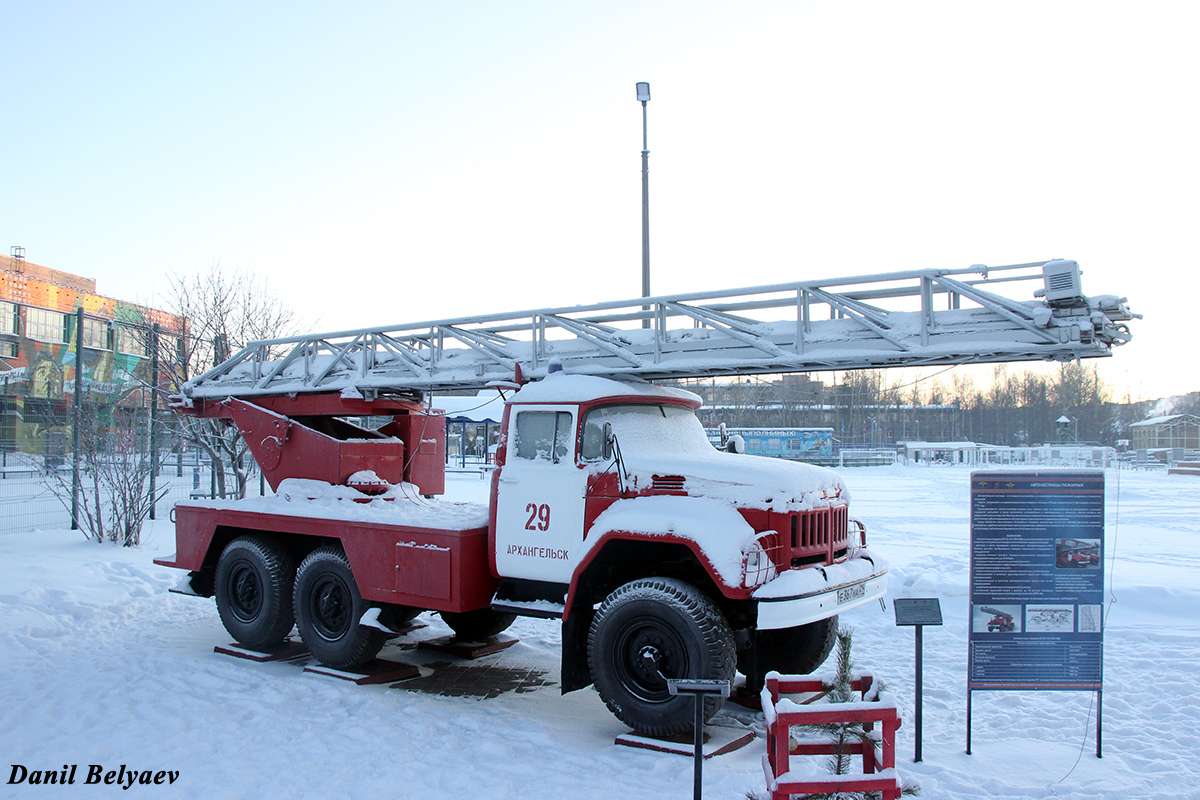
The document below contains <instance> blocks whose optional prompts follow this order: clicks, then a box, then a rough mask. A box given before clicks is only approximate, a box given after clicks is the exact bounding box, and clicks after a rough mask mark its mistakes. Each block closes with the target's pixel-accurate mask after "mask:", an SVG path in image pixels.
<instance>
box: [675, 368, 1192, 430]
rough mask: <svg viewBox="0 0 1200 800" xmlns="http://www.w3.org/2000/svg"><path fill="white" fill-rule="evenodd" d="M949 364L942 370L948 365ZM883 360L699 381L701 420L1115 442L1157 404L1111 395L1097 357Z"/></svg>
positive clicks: (1178, 405)
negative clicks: (822, 376)
mask: <svg viewBox="0 0 1200 800" xmlns="http://www.w3.org/2000/svg"><path fill="white" fill-rule="evenodd" d="M947 373H949V374H947ZM901 375H904V373H900V372H896V371H892V372H889V371H887V370H856V371H852V372H845V373H834V374H833V379H832V381H831V382H829V383H825V382H823V381H820V380H816V379H814V378H812V377H811V376H809V375H788V376H782V377H774V378H771V377H760V378H753V379H749V380H742V381H731V382H721V383H718V382H716V381H711V380H710V381H696V382H690V383H686V384H684V386H685V388H688V389H690V390H691V391H694V392H697V393H699V394H700V395H701V396H702V397H703V398H704V408H703V409H702V411H701V417H702V420H703V421H704V423H705V424H706V425H713V426H715V425H717V424H718V423H721V422H724V423H725V424H726V425H729V426H730V427H739V428H774V427H778V428H785V427H787V428H791V427H798V428H800V427H820V428H833V430H834V436H835V437H836V438H837V439H838V440H839V441H840V443H841V444H842V446H868V447H869V446H875V447H891V446H894V445H895V444H896V442H898V441H905V440H908V441H928V442H933V441H974V442H981V443H986V444H998V445H1010V446H1017V445H1035V444H1048V443H1054V442H1064V441H1066V442H1087V443H1095V444H1102V445H1116V444H1118V443H1119V441H1120V440H1123V439H1129V438H1131V436H1130V431H1129V426H1130V425H1131V424H1132V423H1134V422H1137V421H1139V420H1142V419H1145V418H1146V417H1147V416H1148V415H1149V414H1150V413H1151V410H1152V407H1153V406H1154V405H1155V403H1154V402H1152V401H1138V402H1135V401H1133V400H1132V399H1131V398H1129V397H1128V396H1126V397H1125V398H1124V399H1122V400H1120V401H1117V400H1114V399H1113V391H1112V387H1110V386H1109V385H1108V384H1106V383H1105V381H1104V379H1103V378H1102V377H1101V376H1100V373H1099V370H1098V369H1097V367H1096V365H1095V364H1086V363H1075V362H1070V363H1064V364H1058V365H1056V366H1054V367H1053V368H1051V369H1048V370H1046V369H1031V368H1025V369H1011V368H1010V367H1009V366H1008V365H1006V364H998V365H996V366H995V367H994V368H993V369H992V374H991V380H990V381H988V382H987V385H985V386H984V385H979V384H977V383H976V381H975V379H974V377H972V376H971V375H970V374H968V373H965V372H961V371H957V370H947V371H946V372H943V373H940V374H938V375H935V376H932V377H930V378H926V379H917V380H913V379H911V378H909V377H903V378H902V377H899V376H901ZM1170 413H1192V414H1196V413H1200V392H1194V393H1192V394H1190V395H1186V396H1184V397H1182V398H1178V399H1177V400H1176V402H1175V404H1174V406H1173V407H1172V408H1171V409H1170Z"/></svg>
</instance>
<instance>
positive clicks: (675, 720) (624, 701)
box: [588, 578, 735, 736]
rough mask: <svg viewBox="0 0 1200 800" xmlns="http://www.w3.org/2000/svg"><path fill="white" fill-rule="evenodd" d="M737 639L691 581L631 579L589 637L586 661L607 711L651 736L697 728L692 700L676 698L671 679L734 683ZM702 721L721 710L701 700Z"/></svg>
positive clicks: (715, 702) (714, 701)
mask: <svg viewBox="0 0 1200 800" xmlns="http://www.w3.org/2000/svg"><path fill="white" fill-rule="evenodd" d="M734 661H735V649H734V643H733V634H732V633H731V632H730V630H729V624H728V623H727V622H726V621H725V617H724V616H723V615H722V614H721V611H720V610H719V609H718V608H717V607H716V606H715V605H714V604H713V603H712V601H711V600H709V599H708V598H707V597H705V596H704V595H703V594H702V593H701V592H700V591H699V590H698V589H696V588H695V587H694V586H691V585H690V584H687V583H684V582H682V581H678V580H674V579H670V578H649V579H645V580H638V581H632V582H631V583H627V584H625V585H624V586H621V587H620V588H618V589H617V590H616V591H614V592H613V593H612V594H610V595H609V596H608V597H607V598H606V599H605V601H604V603H603V604H602V605H601V606H600V610H599V611H597V612H596V616H595V618H594V619H593V621H592V626H591V629H590V631H589V633H588V664H589V666H590V667H591V671H592V679H593V680H594V681H595V683H596V689H597V691H599V693H600V697H601V698H602V699H603V700H604V703H605V705H607V706H608V709H609V710H610V711H611V712H612V713H613V714H615V715H616V716H617V718H618V719H620V720H621V721H622V722H624V723H625V724H627V725H629V726H630V727H632V728H634V729H635V730H637V731H640V732H642V733H646V734H649V735H652V736H670V735H672V734H676V733H682V732H684V731H688V730H691V729H692V728H693V726H694V725H695V706H694V705H693V703H694V700H693V698H691V697H689V696H686V695H678V696H672V695H671V694H670V691H669V690H668V687H667V681H668V680H669V679H672V678H692V679H704V680H724V681H732V679H733V676H734ZM703 702H704V716H703V718H704V720H706V721H707V720H708V719H710V718H711V717H712V715H713V714H715V713H717V709H719V708H720V707H721V704H722V702H723V701H722V699H721V698H720V697H715V696H708V697H705V699H704V701H703Z"/></svg>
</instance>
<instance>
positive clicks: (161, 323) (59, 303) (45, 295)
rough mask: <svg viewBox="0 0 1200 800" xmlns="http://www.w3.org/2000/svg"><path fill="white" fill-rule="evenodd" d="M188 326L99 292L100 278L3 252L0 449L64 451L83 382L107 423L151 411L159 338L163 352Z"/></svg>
mask: <svg viewBox="0 0 1200 800" xmlns="http://www.w3.org/2000/svg"><path fill="white" fill-rule="evenodd" d="M80 309H82V312H83V315H82V319H83V324H82V326H80V325H79V322H78V321H79V311H80ZM155 323H157V325H158V330H157V331H154V325H155ZM80 328H82V329H81V330H80ZM185 329H186V321H185V320H184V319H182V318H180V317H176V316H174V315H172V314H168V313H166V312H163V311H158V310H156V309H152V308H147V307H145V306H141V305H138V304H136V303H129V302H125V301H122V300H117V299H114V298H111V297H105V296H103V295H100V294H97V292H96V282H95V280H93V279H91V278H83V277H80V276H78V275H72V274H70V273H67V272H62V271H60V270H56V269H52V268H50V267H44V266H41V265H39V264H33V263H31V262H28V261H26V260H25V258H24V250H23V248H20V247H14V248H12V250H11V254H10V255H8V256H4V255H0V449H2V450H3V451H4V452H5V453H6V454H8V453H14V452H20V453H26V454H29V455H33V456H43V457H45V458H46V459H48V460H54V459H55V458H57V457H59V456H61V455H63V454H64V453H65V452H66V450H67V448H68V442H69V440H70V437H69V435H68V434H69V432H70V420H71V410H72V403H73V402H74V397H75V380H76V377H77V376H78V377H79V378H80V379H81V399H82V402H83V403H84V404H91V405H92V406H94V407H95V409H96V410H97V411H98V416H99V418H101V419H107V420H109V421H111V420H113V418H114V415H121V414H123V415H126V416H128V417H134V418H136V417H138V415H139V414H143V413H144V412H145V410H146V409H148V408H149V404H150V402H151V396H152V392H151V391H150V388H151V383H150V382H151V363H150V362H151V348H152V345H151V343H152V342H153V341H154V336H155V335H157V336H158V341H159V348H160V349H159V352H160V353H162V352H164V350H163V348H167V347H174V346H175V343H177V342H178V341H179V339H180V337H181V336H182V335H183V334H184V332H185ZM80 337H82V340H80ZM77 351H79V352H81V353H82V359H81V360H82V362H83V363H82V369H78V368H77V366H78V365H77V364H76V352H77ZM162 388H168V387H166V386H165V385H164V386H163V387H162ZM101 435H102V432H101ZM6 461H7V459H6Z"/></svg>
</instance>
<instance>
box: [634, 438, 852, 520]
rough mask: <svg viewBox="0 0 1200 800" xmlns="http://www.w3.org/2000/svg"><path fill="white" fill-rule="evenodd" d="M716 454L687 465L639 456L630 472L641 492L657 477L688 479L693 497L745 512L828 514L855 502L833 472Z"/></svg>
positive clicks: (776, 460) (693, 459)
mask: <svg viewBox="0 0 1200 800" xmlns="http://www.w3.org/2000/svg"><path fill="white" fill-rule="evenodd" d="M710 451H711V452H710V453H706V454H704V456H703V457H697V456H693V457H691V458H688V459H686V460H684V459H677V458H675V459H672V458H654V457H643V456H639V457H638V458H637V460H636V461H634V460H633V459H627V460H626V468H627V469H628V470H629V471H630V473H631V474H632V475H636V476H637V481H638V487H639V488H640V487H642V486H649V485H650V483H651V481H652V480H653V476H655V475H682V476H683V478H684V489H685V490H686V491H687V493H688V494H689V495H692V496H693V497H708V498H712V499H714V500H723V501H726V502H728V503H730V504H733V505H736V506H738V507H740V508H756V509H764V510H765V509H769V510H771V511H778V512H793V511H811V510H812V509H814V508H824V507H826V506H828V505H829V503H830V501H831V500H833V499H835V498H837V497H840V498H841V500H842V501H843V502H849V499H850V495H849V492H848V491H847V490H846V485H845V484H844V483H843V482H842V479H841V477H839V476H838V474H837V473H836V472H834V471H833V470H831V469H825V468H824V467H818V466H815V465H813V464H804V463H800V462H796V461H786V460H784V459H780V458H765V457H763V456H747V455H736V454H734V453H722V452H720V451H717V450H712V448H710Z"/></svg>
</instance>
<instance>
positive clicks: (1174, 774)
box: [0, 467, 1200, 800]
mask: <svg viewBox="0 0 1200 800" xmlns="http://www.w3.org/2000/svg"><path fill="white" fill-rule="evenodd" d="M844 475H845V477H846V480H847V483H848V484H849V487H850V490H851V493H852V497H853V502H852V508H853V509H854V512H855V515H856V516H858V517H860V518H861V519H863V520H864V521H865V522H866V523H867V525H868V529H869V531H870V540H871V542H872V544H873V545H874V546H875V547H877V548H879V549H880V550H881V551H882V552H883V553H884V554H885V555H886V556H887V558H888V559H889V560H890V562H891V564H892V573H891V596H892V597H903V596H914V597H939V598H941V604H942V610H943V614H944V616H945V623H946V624H945V625H944V626H943V627H941V628H928V629H927V630H926V633H925V704H924V721H925V730H924V761H923V762H921V763H919V764H914V763H912V755H913V747H912V745H913V743H912V699H913V698H912V692H913V633H912V630H911V629H908V628H899V629H898V628H896V627H894V624H893V623H894V620H893V615H892V612H891V609H890V607H889V609H888V610H887V611H886V612H883V611H881V610H880V609H879V607H878V606H877V605H876V606H869V607H866V608H862V609H858V610H856V611H854V612H851V613H850V614H848V615H846V616H845V617H844V618H843V622H844V623H845V624H848V625H851V626H853V627H854V630H855V637H854V653H855V656H856V658H855V660H856V661H857V662H858V663H859V664H860V665H861V666H864V667H870V668H872V669H873V670H874V671H875V672H876V673H877V674H878V675H879V676H881V677H882V678H883V679H884V680H885V681H886V682H887V683H888V684H889V685H890V688H891V690H892V691H893V692H894V693H895V694H896V695H897V696H898V697H899V698H900V699H901V701H902V703H903V704H904V706H905V715H906V716H905V721H906V724H905V727H904V728H902V729H901V731H900V748H899V755H900V763H899V766H900V768H901V771H902V772H903V773H904V774H905V775H906V776H908V777H911V778H915V779H917V780H918V781H919V782H920V783H921V785H922V792H921V797H923V798H927V800H940V799H941V798H1014V799H1015V798H1022V800H1024V798H1041V797H1063V798H1079V800H1083V799H1084V798H1087V800H1095V798H1114V799H1115V798H1122V800H1125V798H1141V799H1142V800H1151V799H1153V798H1163V799H1164V800H1165V799H1166V798H1171V800H1178V798H1183V797H1197V796H1200V795H1198V794H1197V792H1198V791H1200V790H1198V789H1197V787H1198V786H1200V766H1198V765H1197V762H1196V759H1195V754H1196V753H1197V752H1200V733H1198V728H1200V714H1198V713H1197V711H1196V705H1195V698H1194V695H1195V685H1196V677H1197V675H1198V674H1200V666H1197V665H1198V664H1200V582H1198V581H1197V576H1198V575H1200V531H1198V527H1200V525H1198V520H1200V480H1197V479H1196V478H1194V477H1190V476H1182V475H1165V474H1163V473H1150V472H1122V473H1117V472H1110V473H1109V474H1108V500H1107V510H1108V529H1107V537H1108V538H1107V542H1106V547H1107V552H1108V554H1109V556H1110V557H1115V563H1112V564H1110V565H1106V570H1108V569H1109V568H1110V567H1111V575H1112V579H1111V582H1110V586H1109V588H1110V594H1111V599H1112V605H1111V607H1110V610H1109V618H1108V628H1107V636H1106V652H1105V685H1106V689H1105V692H1104V709H1103V710H1104V731H1103V734H1104V757H1103V759H1097V758H1096V757H1095V755H1094V751H1095V744H1094V740H1093V735H1094V730H1095V718H1094V713H1095V710H1094V709H1093V708H1091V707H1090V706H1091V701H1092V697H1093V696H1092V695H1091V694H1088V693H1059V692H1043V693H1014V692H991V693H978V694H976V695H975V707H974V715H975V720H974V741H973V750H974V755H971V756H968V755H966V754H965V753H964V752H963V751H964V744H965V736H966V690H965V684H966V673H965V671H966V653H967V646H966V636H967V616H968V614H967V611H968V609H967V598H966V594H967V578H968V553H967V543H968V528H967V509H968V476H969V472H968V471H967V470H964V469H956V468H951V467H942V468H938V467H932V468H930V467H926V468H918V467H910V468H904V467H886V468H870V469H851V470H846V471H845V472H844ZM448 483H449V487H448V490H449V491H448V494H449V496H450V497H451V498H453V499H464V500H477V501H482V500H484V499H485V495H486V483H485V482H484V481H481V480H479V479H478V477H476V476H471V475H469V474H468V475H452V476H450V478H449V481H448ZM146 539H147V544H146V545H145V546H144V547H143V548H142V549H140V550H123V549H120V548H116V547H113V546H108V545H97V544H94V543H91V542H86V541H84V540H83V539H82V537H81V536H80V535H79V534H77V533H72V532H69V531H61V530H47V531H40V532H34V533H5V532H0V753H2V756H0V771H2V772H0V797H14V798H24V797H91V796H100V795H115V796H122V797H126V796H132V795H134V794H141V795H143V796H155V797H205V798H221V797H229V798H237V797H248V796H258V797H265V798H274V797H322V798H339V797H346V798H351V797H353V798H364V797H380V798H430V799H431V800H432V799H436V798H451V797H455V798H457V797H475V798H518V797H519V798H527V799H528V798H532V799H534V800H540V799H541V798H554V799H555V800H558V799H559V798H563V797H570V798H572V799H573V800H591V799H592V798H671V797H678V798H686V797H691V791H692V789H691V781H692V764H691V761H690V759H687V758H682V757H679V756H673V755H665V754H656V753H651V752H647V751H638V750H631V749H628V748H624V747H617V746H615V745H614V744H613V737H615V736H616V735H618V734H620V733H623V732H625V729H624V728H623V727H622V726H621V724H620V723H619V722H618V721H617V720H616V719H615V718H614V717H613V716H611V715H610V714H609V713H608V711H607V710H606V709H605V708H604V704H603V703H602V702H601V701H600V700H599V699H598V697H597V696H596V694H595V692H594V691H592V690H585V691H582V692H576V693H573V694H570V695H566V696H561V695H560V694H559V693H558V689H557V686H556V685H553V681H555V680H556V679H557V668H558V642H559V636H558V630H557V624H556V623H554V622H549V621H536V620H518V622H517V624H516V625H515V626H514V627H513V628H512V629H511V632H512V633H514V634H515V635H516V636H518V637H520V640H521V641H520V642H519V643H518V644H517V645H516V646H514V647H512V648H510V649H509V650H507V651H505V652H504V653H501V654H498V655H494V656H489V657H487V658H485V659H483V660H482V661H480V662H477V664H476V665H477V666H478V667H479V668H480V669H485V668H489V667H490V668H491V669H492V673H493V674H494V675H497V676H499V677H500V678H501V679H504V678H505V677H506V676H507V677H509V678H513V677H514V676H517V678H519V676H522V675H524V676H528V675H535V676H536V675H537V674H538V673H541V672H544V673H546V674H545V679H546V680H547V681H549V682H550V683H551V685H549V686H546V687H544V688H538V689H535V690H532V691H522V692H517V691H508V692H506V693H503V694H501V695H499V696H498V697H495V698H493V699H476V698H473V697H446V696H438V695H435V694H431V693H428V692H423V691H415V690H413V689H395V688H388V687H387V685H386V684H385V685H382V686H361V687H360V686H354V685H352V684H349V683H346V682H343V681H338V680H336V679H332V678H328V677H323V676H318V675H312V674H306V673H304V672H303V671H302V670H301V668H300V667H299V666H297V665H295V664H289V663H273V664H254V663H251V662H247V661H240V660H236V659H233V658H230V657H227V656H222V655H217V654H214V653H213V646H214V645H218V644H225V643H228V642H229V636H228V635H227V634H226V633H225V631H224V629H223V628H222V627H221V623H220V620H219V619H218V617H217V612H216V608H215V606H214V604H213V603H212V601H211V600H208V601H205V600H197V599H195V598H187V597H181V596H179V595H174V594H168V593H167V590H168V588H170V587H171V586H173V585H174V584H175V583H176V582H177V580H178V574H177V573H175V572H174V571H172V570H169V569H165V568H161V567H157V566H155V565H153V564H152V563H151V559H153V558H154V557H156V556H161V555H166V554H169V553H171V552H172V551H173V550H174V537H173V531H172V528H171V524H170V523H169V522H166V521H160V522H158V523H155V525H154V527H153V529H152V530H150V531H149V532H148V535H147V537H146ZM1106 574H1108V573H1106ZM422 619H424V620H426V621H428V623H429V626H428V627H427V628H425V629H422V630H420V631H417V632H415V633H414V634H411V635H410V637H409V638H417V639H420V638H431V637H434V636H438V635H443V634H445V633H448V629H447V628H445V627H444V626H443V625H442V623H441V622H440V620H438V619H437V618H436V617H431V616H429V615H426V616H425V617H422ZM382 655H383V656H384V657H389V656H391V657H395V658H397V659H414V660H424V662H425V663H430V661H431V657H430V656H426V655H421V654H418V653H416V652H415V651H411V650H401V649H400V648H399V647H398V646H395V645H389V647H388V648H387V649H385V651H384V653H383V654H382ZM429 671H430V669H429V668H428V667H427V668H426V672H429ZM514 680H516V678H514ZM501 682H503V680H501ZM714 722H715V724H717V725H724V726H732V727H750V728H753V729H756V730H758V731H760V732H761V730H762V720H761V716H759V715H755V714H753V713H750V712H747V711H744V710H731V711H728V712H726V711H722V713H721V714H720V715H718V717H717V718H716V720H715V721H714ZM763 750H764V745H763V741H762V739H761V738H760V739H759V740H758V741H756V742H755V744H753V745H751V746H750V747H747V748H746V749H743V750H741V751H738V752H736V753H733V754H730V755H725V756H720V757H717V758H715V759H712V760H710V761H708V762H706V764H705V767H704V782H705V791H704V796H705V797H706V798H727V799H729V800H741V798H743V797H744V795H745V793H746V792H748V791H754V792H758V793H759V794H762V795H765V791H764V788H765V784H764V779H763V775H762V770H761V767H760V756H761V754H762V753H763ZM16 764H20V765H23V766H24V767H25V768H27V769H28V770H59V771H61V770H62V769H63V766H64V765H75V764H77V765H79V767H78V770H77V773H76V783H75V784H74V785H68V786H59V785H53V786H42V785H38V786H31V785H29V784H28V782H26V783H23V784H17V785H9V784H8V783H6V781H8V780H9V778H10V777H11V775H12V772H13V769H14V767H13V765H16ZM92 764H98V765H102V767H103V769H104V770H105V771H107V770H118V769H119V768H121V767H122V766H123V767H124V769H125V770H127V771H128V770H136V771H142V770H154V771H158V770H170V771H174V772H178V776H177V779H176V781H175V783H174V784H172V785H170V786H167V785H163V786H144V785H136V784H135V785H134V786H133V787H132V788H131V789H129V792H130V794H129V795H126V794H125V793H124V790H123V789H122V788H121V787H119V786H117V785H109V786H103V785H100V786H96V785H90V786H89V785H83V781H84V779H85V775H86V772H87V770H88V769H89V765H92Z"/></svg>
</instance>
